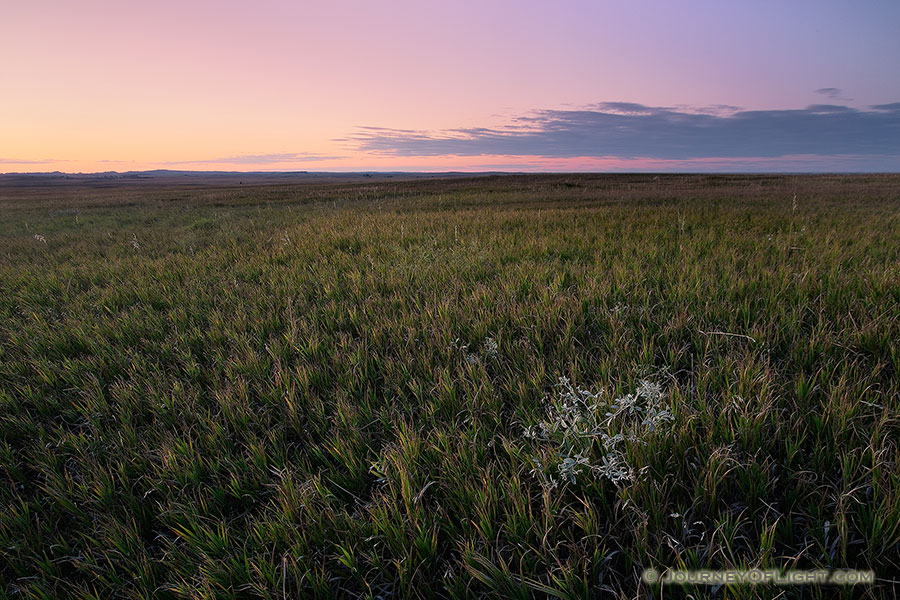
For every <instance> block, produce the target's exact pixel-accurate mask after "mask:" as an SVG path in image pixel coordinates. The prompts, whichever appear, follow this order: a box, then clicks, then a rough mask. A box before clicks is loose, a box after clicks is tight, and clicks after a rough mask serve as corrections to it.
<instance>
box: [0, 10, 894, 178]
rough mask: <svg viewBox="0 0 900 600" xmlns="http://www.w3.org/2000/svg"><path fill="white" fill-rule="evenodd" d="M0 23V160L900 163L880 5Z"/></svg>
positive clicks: (58, 16) (184, 165) (699, 165)
mask: <svg viewBox="0 0 900 600" xmlns="http://www.w3.org/2000/svg"><path fill="white" fill-rule="evenodd" d="M0 14H2V15H3V18H2V19H0V57H2V59H0V172H38V171H65V172H98V171H131V170H146V169H179V170H239V171H293V170H308V171H361V170H373V171H376V170H377V171H450V170H454V171H484V170H515V171H681V172H684V171H695V172H698V171H730V172H734V171H893V172H897V171H900V35H897V33H896V31H897V26H898V24H900V2H897V1H896V0H856V1H853V2H851V1H839V0H814V1H813V0H788V1H785V0H779V1H770V0H755V1H754V2H739V1H737V0H659V1H650V0H627V1H626V0H622V1H620V2H611V1H610V2H608V1H603V0H594V1H583V0H577V1H576V0H554V1H553V2H548V1H546V0H542V1H539V2H537V1H534V2H533V1H530V0H518V1H509V2H507V1H492V0H479V1H477V2H474V1H470V0H456V1H454V2H432V1H430V0H415V1H407V0H396V1H390V0H388V1H385V2H372V1H367V2H349V1H342V0H331V1H328V2H319V1H317V0H306V1H299V0H294V1H284V0H255V1H253V2H250V1H244V2H238V1H234V0H216V1H206V0H194V1H188V0H180V1H170V0H155V1H153V2H138V1H128V0H117V1H110V0H102V1H101V0H80V1H79V2H72V1H71V0H66V1H57V0H0Z"/></svg>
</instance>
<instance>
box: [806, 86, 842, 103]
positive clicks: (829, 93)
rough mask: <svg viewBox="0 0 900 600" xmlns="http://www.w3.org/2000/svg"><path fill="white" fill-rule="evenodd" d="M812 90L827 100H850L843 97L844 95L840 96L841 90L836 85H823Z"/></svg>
mask: <svg viewBox="0 0 900 600" xmlns="http://www.w3.org/2000/svg"><path fill="white" fill-rule="evenodd" d="M814 91H815V93H816V94H820V95H822V96H825V97H826V98H828V99H829V100H839V101H841V102H849V101H850V98H844V97H843V96H842V90H841V88H836V87H824V88H819V89H817V90H814Z"/></svg>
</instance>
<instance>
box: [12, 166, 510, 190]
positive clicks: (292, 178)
mask: <svg viewBox="0 0 900 600" xmlns="http://www.w3.org/2000/svg"><path fill="white" fill-rule="evenodd" d="M505 174H509V173H503V172H499V171H491V172H479V173H465V172H460V171H446V172H439V173H437V172H436V173H414V172H404V171H391V172H387V171H358V172H347V173H344V172H328V171H321V172H316V171H314V172H310V171H249V172H248V171H177V170H170V169H154V170H151V171H125V172H118V171H104V172H100V173H63V172H61V171H52V172H45V173H0V186H14V187H26V186H37V185H40V186H47V185H78V184H81V185H89V186H95V185H99V186H104V185H116V184H128V183H140V182H154V183H171V184H178V183H181V184H187V185H193V184H196V185H208V184H222V185H242V184H265V183H292V182H297V183H300V182H305V181H308V182H328V181H364V180H384V179H435V178H449V177H479V176H486V175H505Z"/></svg>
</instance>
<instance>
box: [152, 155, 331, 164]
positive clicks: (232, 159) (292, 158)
mask: <svg viewBox="0 0 900 600" xmlns="http://www.w3.org/2000/svg"><path fill="white" fill-rule="evenodd" d="M339 158H343V157H341V156H326V155H323V154H312V153H310V152H279V153H275V154H241V155H238V156H225V157H221V158H205V159H198V160H173V161H167V162H164V163H161V164H164V165H217V164H222V165H271V164H279V163H296V162H315V161H320V160H336V159H339Z"/></svg>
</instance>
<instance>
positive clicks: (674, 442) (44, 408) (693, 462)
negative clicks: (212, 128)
mask: <svg viewBox="0 0 900 600" xmlns="http://www.w3.org/2000/svg"><path fill="white" fill-rule="evenodd" d="M0 213H2V214H3V219H2V220H0V504H2V507H3V510H2V512H0V584H2V589H0V596H3V595H4V594H6V595H8V597H10V598H62V597H69V596H73V597H75V596H77V597H81V598H110V597H127V598H138V597H149V596H155V597H171V598H189V597H190V598H197V597H210V598H211V597H221V598H283V597H299V596H304V595H308V596H321V597H330V596H335V597H355V596H359V595H362V596H370V597H379V596H381V597H387V596H392V595H398V596H404V597H455V598H464V597H471V596H479V595H488V596H490V595H493V596H501V597H508V596H510V597H522V598H527V597H531V596H532V595H537V596H543V595H555V596H557V597H560V598H580V597H586V596H590V595H596V594H599V593H601V592H602V591H604V590H605V591H612V592H613V593H614V594H616V595H618V596H621V597H635V596H636V595H641V596H644V597H646V596H648V595H650V594H651V593H653V594H658V593H659V591H660V590H659V588H658V587H651V586H648V585H645V584H642V583H641V582H640V574H641V572H642V570H643V569H644V568H647V567H656V568H658V569H664V568H666V567H670V568H701V567H703V568H717V569H724V568H753V567H762V568H786V567H793V568H803V569H808V568H818V567H824V568H832V567H833V568H855V569H863V570H867V569H872V570H874V572H875V575H876V577H878V578H879V579H880V580H881V581H879V582H877V583H876V584H875V585H874V586H872V585H867V586H862V587H858V588H856V589H853V590H851V589H849V588H835V587H792V588H778V589H776V588H771V587H769V588H752V587H747V586H744V587H739V586H735V587H731V588H723V589H721V590H719V592H718V593H719V595H720V597H721V596H725V597H735V598H752V597H758V596H774V595H776V594H777V593H780V592H784V593H785V594H787V595H788V596H800V595H803V596H806V597H833V596H834V595H835V594H839V593H843V594H845V595H847V596H850V595H853V596H855V597H858V596H860V595H862V594H866V595H868V596H870V597H881V596H890V595H891V594H894V593H896V591H897V585H900V584H896V583H895V584H892V583H890V580H900V576H898V573H900V450H898V442H900V344H898V341H900V176H791V177H787V176H784V177H783V176H680V175H679V176H661V177H659V178H654V177H652V176H637V175H635V176H599V175H580V176H576V175H566V176H563V175H560V176H549V175H547V176H543V175H542V176H505V177H483V178H456V179H452V180H440V181H439V180H411V181H377V182H341V181H329V182H324V183H318V182H313V183H308V184H300V185H297V184H295V185H256V186H247V185H243V186H235V185H227V186H225V185H219V186H216V185H212V184H210V185H209V186H196V185H194V186H178V185H174V184H173V185H162V184H160V185H155V186H147V185H142V186H130V185H128V184H125V183H121V184H117V183H110V184H104V185H95V186H88V185H81V184H77V183H76V184H72V185H60V186H54V187H52V188H42V187H34V186H30V187H16V186H7V187H3V188H0ZM561 378H566V379H564V380H562V382H561ZM566 381H568V382H569V383H566ZM617 436H618V437H617ZM664 591H665V593H666V596H669V595H676V596H677V595H679V594H680V593H681V590H679V589H674V588H671V589H670V588H668V587H666V588H665V589H664ZM697 591H698V592H699V593H700V594H702V595H705V594H706V593H708V592H709V590H708V588H701V589H699V590H697Z"/></svg>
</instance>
